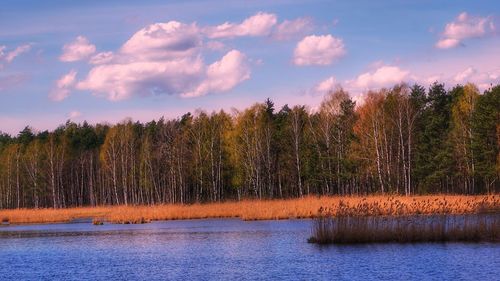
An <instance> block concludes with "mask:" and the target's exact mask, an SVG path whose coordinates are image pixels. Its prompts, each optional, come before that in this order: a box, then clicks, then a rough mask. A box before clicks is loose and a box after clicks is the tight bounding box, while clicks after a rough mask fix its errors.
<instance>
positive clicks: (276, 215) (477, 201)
mask: <svg viewBox="0 0 500 281" xmlns="http://www.w3.org/2000/svg"><path fill="white" fill-rule="evenodd" d="M339 206H341V207H340V208H344V209H345V210H350V212H354V213H356V212H360V213H363V214H371V215H375V216H384V215H392V214H397V215H413V214H441V213H448V214H467V213H475V212H477V211H478V210H480V209H482V208H490V209H491V206H494V207H495V208H497V209H498V208H499V206H500V197H499V196H495V195H487V196H486V195H483V196H456V195H429V196H408V197H405V196H381V195H377V196H367V197H361V196H352V197H347V196H346V197H340V196H323V197H313V196H310V197H304V198H298V199H287V200H243V201H239V202H223V203H207V204H192V205H180V204H167V205H153V206H98V207H81V208H67V209H13V210H0V220H1V221H2V222H4V223H10V224H24V223H55V222H69V221H72V220H75V219H82V218H86V219H87V218H89V219H92V220H93V221H94V223H95V224H101V222H110V223H145V222H149V221H152V220H179V219H203V218H240V219H243V220H274V219H289V218H315V217H318V215H320V208H321V209H322V210H326V209H330V210H339ZM332 214H333V215H335V214H334V213H332Z"/></svg>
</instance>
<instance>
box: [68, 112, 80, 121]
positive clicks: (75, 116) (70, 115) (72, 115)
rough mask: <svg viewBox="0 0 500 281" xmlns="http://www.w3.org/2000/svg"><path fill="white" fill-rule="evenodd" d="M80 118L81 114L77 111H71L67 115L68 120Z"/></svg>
mask: <svg viewBox="0 0 500 281" xmlns="http://www.w3.org/2000/svg"><path fill="white" fill-rule="evenodd" d="M81 116H82V113H81V112H80V111H78V110H73V111H71V112H70V113H69V114H68V118H69V119H78V118H79V117H81Z"/></svg>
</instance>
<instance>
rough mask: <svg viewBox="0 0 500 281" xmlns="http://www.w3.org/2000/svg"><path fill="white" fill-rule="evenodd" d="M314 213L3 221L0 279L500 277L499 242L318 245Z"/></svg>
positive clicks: (0, 227) (398, 278)
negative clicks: (120, 221)
mask: <svg viewBox="0 0 500 281" xmlns="http://www.w3.org/2000/svg"><path fill="white" fill-rule="evenodd" d="M310 234H311V220H281V221H241V220H238V219H207V220H184V221H161V222H153V223H149V224H141V225H117V224H105V225H102V226H94V225H92V224H91V223H90V222H82V223H67V224H45V225H18V226H0V265H1V266H0V279H1V280H108V281H110V280H125V279H131V280H377V279H378V280H419V281H422V280H499V278H500V277H499V276H500V244H494V243H424V244H369V245H342V246H336V245H330V246H319V245H315V244H309V243H307V242H306V240H307V238H308V237H309V236H310Z"/></svg>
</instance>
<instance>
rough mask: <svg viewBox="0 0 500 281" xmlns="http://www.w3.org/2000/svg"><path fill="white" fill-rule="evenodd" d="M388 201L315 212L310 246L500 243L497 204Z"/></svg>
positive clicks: (491, 199) (488, 200)
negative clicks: (395, 243)
mask: <svg viewBox="0 0 500 281" xmlns="http://www.w3.org/2000/svg"><path fill="white" fill-rule="evenodd" d="M419 199H421V198H419V197H417V198H411V200H402V198H395V197H390V198H387V200H383V201H369V200H366V199H363V200H361V202H358V203H353V202H349V201H347V202H346V201H344V200H341V201H340V202H339V203H338V204H337V205H334V206H330V207H326V208H323V207H322V208H320V209H319V214H318V216H317V217H316V219H315V220H314V224H313V231H312V232H313V236H312V237H311V238H310V239H309V240H308V241H309V242H311V243H318V244H330V243H337V244H343V243H374V242H438V241H441V242H444V241H494V242H498V241H500V200H499V198H498V196H485V197H483V198H478V197H476V198H470V197H468V198H464V197H451V198H450V197H436V198H433V199H431V198H429V199H426V200H419Z"/></svg>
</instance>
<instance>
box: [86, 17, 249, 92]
mask: <svg viewBox="0 0 500 281" xmlns="http://www.w3.org/2000/svg"><path fill="white" fill-rule="evenodd" d="M202 48H203V43H202V36H201V33H200V29H199V28H198V27H197V26H196V24H194V23H193V24H184V23H180V22H176V21H171V22H167V23H155V24H152V25H149V26H147V27H145V28H143V29H141V30H139V31H138V32H136V33H135V34H134V35H133V36H132V37H131V38H130V39H129V40H128V41H127V42H126V43H125V44H124V45H123V46H122V47H121V48H120V49H119V50H118V51H117V52H115V53H111V52H107V53H100V54H97V55H96V56H95V57H94V58H92V59H91V63H93V64H95V66H94V67H93V68H92V69H91V70H90V71H89V73H88V74H87V76H86V78H85V79H84V80H82V81H80V82H78V83H77V85H76V88H77V89H80V90H89V91H92V92H93V93H94V94H97V95H100V96H104V97H106V98H108V99H109V100H113V101H118V100H123V99H127V98H130V97H132V96H133V95H142V96H147V95H152V94H175V95H181V96H186V97H187V96H200V95H205V94H208V93H214V92H223V91H227V90H229V89H231V88H233V87H235V86H236V85H237V84H239V83H240V82H242V81H244V80H246V79H248V78H249V69H248V66H247V60H246V57H245V56H244V55H243V54H242V53H241V52H239V51H236V50H233V51H230V52H228V53H227V54H226V55H225V56H224V57H223V58H222V59H221V60H220V61H217V62H215V63H213V64H211V65H206V64H205V62H204V59H203V57H202Z"/></svg>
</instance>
